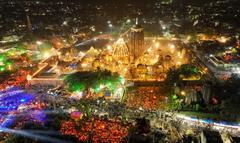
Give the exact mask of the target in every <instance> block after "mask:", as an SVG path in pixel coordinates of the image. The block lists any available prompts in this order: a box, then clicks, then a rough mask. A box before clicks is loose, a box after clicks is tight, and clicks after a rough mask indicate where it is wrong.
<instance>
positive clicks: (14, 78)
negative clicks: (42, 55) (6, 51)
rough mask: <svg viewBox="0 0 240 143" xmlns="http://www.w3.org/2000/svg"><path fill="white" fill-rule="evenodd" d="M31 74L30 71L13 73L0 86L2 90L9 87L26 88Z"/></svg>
mask: <svg viewBox="0 0 240 143" xmlns="http://www.w3.org/2000/svg"><path fill="white" fill-rule="evenodd" d="M29 73H30V71H27V70H19V71H17V72H16V73H13V74H12V75H10V76H9V77H7V79H6V80H4V81H3V82H2V83H1V84H0V89H5V88H6V87H8V86H25V85H26V83H27V76H28V75H29Z"/></svg>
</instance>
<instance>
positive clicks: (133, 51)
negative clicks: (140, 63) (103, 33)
mask: <svg viewBox="0 0 240 143" xmlns="http://www.w3.org/2000/svg"><path fill="white" fill-rule="evenodd" d="M129 52H130V55H131V56H130V57H131V58H130V61H131V62H134V61H136V60H137V59H138V58H139V57H140V56H142V55H143V54H144V52H145V46H144V29H143V28H142V26H141V25H140V24H139V22H138V19H136V24H135V25H134V26H133V27H132V28H131V29H130V33H129Z"/></svg>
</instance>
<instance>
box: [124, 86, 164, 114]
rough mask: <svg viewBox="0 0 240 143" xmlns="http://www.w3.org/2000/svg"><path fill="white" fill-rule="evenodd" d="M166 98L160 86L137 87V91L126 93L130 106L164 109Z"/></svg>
mask: <svg viewBox="0 0 240 143" xmlns="http://www.w3.org/2000/svg"><path fill="white" fill-rule="evenodd" d="M165 98H166V97H165V96H164V95H163V93H160V90H159V88H158V87H137V89H136V91H134V92H132V93H127V94H126V95H125V102H126V104H127V106H129V107H141V108H143V109H147V110H153V109H159V108H162V109H163V108H164V105H165V104H164V103H165Z"/></svg>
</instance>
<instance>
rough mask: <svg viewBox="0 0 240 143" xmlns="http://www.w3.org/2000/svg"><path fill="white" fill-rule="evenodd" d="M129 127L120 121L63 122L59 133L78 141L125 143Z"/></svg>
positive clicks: (89, 120)
mask: <svg viewBox="0 0 240 143" xmlns="http://www.w3.org/2000/svg"><path fill="white" fill-rule="evenodd" d="M128 129H129V125H126V124H123V123H122V122H120V121H112V120H103V119H94V118H92V119H88V120H87V121H83V122H74V121H63V122H62V124H61V133H62V134H63V135H71V136H75V137H76V138H77V139H78V140H79V141H83V142H86V141H89V140H91V141H92V142H93V143H99V142H102V143H121V142H124V141H125V142H126V137H127V135H128Z"/></svg>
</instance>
